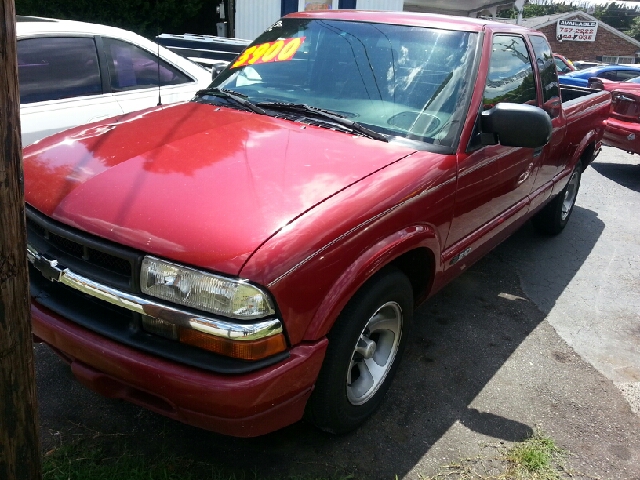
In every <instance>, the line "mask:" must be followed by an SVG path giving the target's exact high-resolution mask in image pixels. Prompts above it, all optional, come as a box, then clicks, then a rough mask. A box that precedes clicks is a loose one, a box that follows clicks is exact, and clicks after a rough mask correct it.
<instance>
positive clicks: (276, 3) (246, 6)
mask: <svg viewBox="0 0 640 480" xmlns="http://www.w3.org/2000/svg"><path fill="white" fill-rule="evenodd" d="M281 9H282V0H260V1H259V2H258V1H256V0H236V23H235V29H236V31H235V36H236V37H237V38H246V39H248V40H253V39H254V38H256V37H257V36H258V35H260V34H261V33H262V32H263V31H265V30H266V29H267V28H268V27H270V26H271V25H273V23H274V22H275V21H276V20H278V19H279V18H280V17H281V16H282V15H281Z"/></svg>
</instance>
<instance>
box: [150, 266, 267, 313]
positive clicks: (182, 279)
mask: <svg viewBox="0 0 640 480" xmlns="http://www.w3.org/2000/svg"><path fill="white" fill-rule="evenodd" d="M140 288H141V289H142V291H143V292H144V293H146V294H147V295H151V296H153V297H156V298H161V299H163V300H167V301H169V302H173V303H177V304H180V305H184V306H186V307H192V308H196V309H198V310H203V311H205V312H210V313H213V314H216V315H222V316H225V317H230V318H237V319H240V320H252V319H256V318H264V317H267V316H269V315H273V314H274V313H275V309H274V307H273V304H272V302H271V299H270V298H269V297H268V296H267V294H266V293H265V292H264V291H262V290H261V289H259V288H258V287H256V286H254V285H251V284H250V283H247V282H246V281H243V280H234V279H231V278H226V277H222V276H219V275H214V274H211V273H206V272H201V271H199V270H196V269H193V268H189V267H184V266H181V265H176V264H175V263H171V262H167V261H165V260H161V259H159V258H155V257H151V256H146V257H144V260H143V261H142V268H141V271H140Z"/></svg>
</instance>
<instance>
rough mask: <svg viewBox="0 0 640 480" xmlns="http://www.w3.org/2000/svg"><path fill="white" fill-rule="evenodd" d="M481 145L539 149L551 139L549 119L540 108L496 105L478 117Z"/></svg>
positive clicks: (511, 104)
mask: <svg viewBox="0 0 640 480" xmlns="http://www.w3.org/2000/svg"><path fill="white" fill-rule="evenodd" d="M480 127H481V134H480V135H481V143H482V145H497V144H500V145H504V146H505V147H524V148H540V147H543V146H544V145H546V144H547V143H548V142H549V139H550V138H551V131H552V129H553V126H552V125H551V119H550V118H549V115H547V113H546V112H545V111H544V110H542V109H541V108H539V107H534V106H533V105H527V104H517V103H499V104H497V105H496V106H495V107H493V108H491V109H490V110H486V111H484V112H482V113H481V115H480Z"/></svg>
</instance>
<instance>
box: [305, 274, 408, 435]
mask: <svg viewBox="0 0 640 480" xmlns="http://www.w3.org/2000/svg"><path fill="white" fill-rule="evenodd" d="M412 313H413V292H412V287H411V283H410V282H409V280H408V279H407V277H406V276H405V275H403V274H402V273H401V272H399V271H397V270H390V271H387V272H384V273H381V274H378V275H377V276H376V277H374V278H373V279H372V280H371V281H369V282H368V283H367V284H365V286H364V287H363V288H362V289H361V290H360V291H359V292H358V293H357V294H356V295H355V296H354V297H353V298H352V299H351V301H350V302H349V303H348V304H347V306H346V307H345V309H344V311H343V312H342V314H341V315H340V317H339V318H338V320H337V321H336V324H335V325H334V327H333V329H332V330H331V332H330V333H329V335H328V338H329V346H328V348H327V353H326V356H325V361H324V364H323V366H322V369H321V371H320V375H319V376H318V380H317V382H316V386H315V390H314V392H313V394H312V396H311V398H310V399H309V403H308V405H307V412H306V413H307V418H308V419H310V420H311V421H312V422H313V423H314V424H315V425H316V426H318V427H319V428H320V429H322V430H325V431H328V432H332V433H345V432H348V431H350V430H353V429H354V428H356V427H357V426H358V425H360V424H361V423H363V422H364V421H365V420H366V419H367V418H368V417H369V416H370V415H371V414H373V412H374V411H375V410H376V409H377V408H378V407H379V406H380V404H381V403H382V400H383V397H384V394H385V392H386V391H387V389H388V388H389V384H390V383H391V380H392V378H393V376H394V374H395V372H396V369H397V367H398V363H399V361H400V357H401V355H402V352H403V350H404V345H405V343H406V334H407V328H408V326H409V325H410V323H411V319H412Z"/></svg>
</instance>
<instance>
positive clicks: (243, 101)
mask: <svg viewBox="0 0 640 480" xmlns="http://www.w3.org/2000/svg"><path fill="white" fill-rule="evenodd" d="M205 95H211V96H213V97H221V98H224V99H225V100H231V101H232V102H233V103H235V104H237V105H240V106H242V107H244V108H246V109H247V110H250V111H252V112H253V113H258V114H260V115H266V114H267V112H265V111H264V110H263V109H262V108H260V107H258V106H257V105H256V104H254V103H252V102H251V101H249V100H248V99H247V97H246V96H245V95H242V94H241V93H238V92H234V91H233V90H227V89H224V88H217V87H216V88H205V89H204V90H198V91H197V92H196V97H200V98H202V97H203V96H205Z"/></svg>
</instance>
